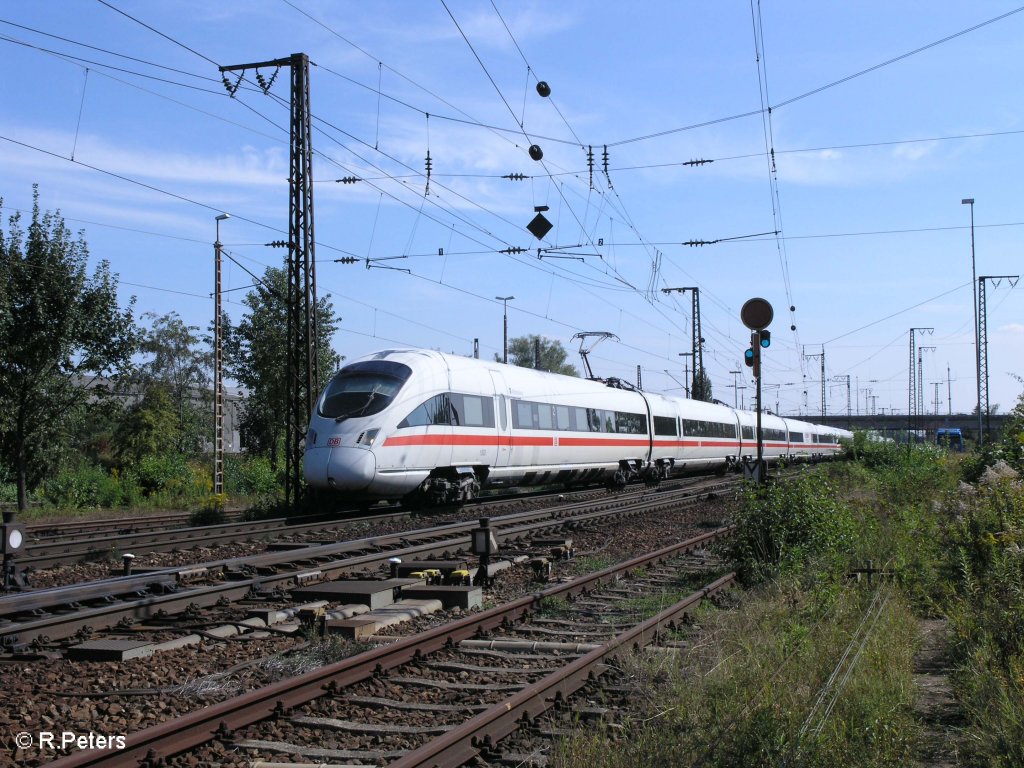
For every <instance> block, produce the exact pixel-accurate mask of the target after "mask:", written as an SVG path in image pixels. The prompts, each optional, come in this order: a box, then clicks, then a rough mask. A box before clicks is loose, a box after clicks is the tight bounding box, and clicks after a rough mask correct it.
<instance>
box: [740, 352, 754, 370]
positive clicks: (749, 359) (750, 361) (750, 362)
mask: <svg viewBox="0 0 1024 768" xmlns="http://www.w3.org/2000/svg"><path fill="white" fill-rule="evenodd" d="M743 362H744V363H746V364H747V367H748V368H753V367H754V349H753V347H750V348H748V349H747V350H746V351H745V352H744V353H743Z"/></svg>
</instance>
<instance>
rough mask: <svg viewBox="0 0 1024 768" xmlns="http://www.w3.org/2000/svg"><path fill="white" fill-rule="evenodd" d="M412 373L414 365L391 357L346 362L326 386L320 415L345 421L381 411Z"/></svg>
mask: <svg viewBox="0 0 1024 768" xmlns="http://www.w3.org/2000/svg"><path fill="white" fill-rule="evenodd" d="M411 375H412V369H411V368H409V367H408V366H406V365H402V364H401V363H395V362H391V361H389V360H366V361H363V362H359V363H352V365H347V366H345V367H344V368H342V369H341V370H340V371H339V372H338V373H337V374H336V375H335V377H334V378H333V379H331V383H330V384H328V385H327V391H326V392H324V396H323V399H322V400H321V401H320V415H321V416H324V417H326V418H328V419H335V420H337V421H342V420H343V419H349V418H353V417H359V416H372V415H373V414H375V413H380V412H381V411H383V410H384V409H385V408H387V407H388V405H390V404H391V401H392V400H394V399H395V395H397V394H398V391H399V390H400V389H401V388H402V385H403V384H405V382H406V380H407V379H408V378H409V376H411Z"/></svg>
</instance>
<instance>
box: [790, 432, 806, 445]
mask: <svg viewBox="0 0 1024 768" xmlns="http://www.w3.org/2000/svg"><path fill="white" fill-rule="evenodd" d="M803 441H804V433H803V432H790V433H789V442H791V443H802V442H803Z"/></svg>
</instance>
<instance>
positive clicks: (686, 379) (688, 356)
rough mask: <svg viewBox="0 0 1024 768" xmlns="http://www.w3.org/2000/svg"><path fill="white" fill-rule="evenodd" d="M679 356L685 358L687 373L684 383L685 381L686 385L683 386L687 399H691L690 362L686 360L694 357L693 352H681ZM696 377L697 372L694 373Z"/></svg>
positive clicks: (684, 365)
mask: <svg viewBox="0 0 1024 768" xmlns="http://www.w3.org/2000/svg"><path fill="white" fill-rule="evenodd" d="M679 356H680V357H682V358H684V361H683V370H684V371H685V373H684V374H683V381H685V382H686V384H685V385H684V386H683V389H684V390H685V391H686V397H687V398H689V397H690V361H689V360H688V359H685V358H690V357H693V352H680V353H679ZM696 375H697V374H696V371H694V376H696Z"/></svg>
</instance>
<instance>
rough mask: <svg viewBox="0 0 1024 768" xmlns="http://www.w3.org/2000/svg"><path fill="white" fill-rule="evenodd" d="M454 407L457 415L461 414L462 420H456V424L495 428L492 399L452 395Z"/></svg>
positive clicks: (478, 396)
mask: <svg viewBox="0 0 1024 768" xmlns="http://www.w3.org/2000/svg"><path fill="white" fill-rule="evenodd" d="M451 397H452V405H453V407H454V408H455V413H456V415H458V414H459V413H460V412H461V415H462V418H461V420H458V419H456V420H455V421H454V423H455V424H461V425H462V426H464V427H493V426H494V403H493V399H492V398H490V397H481V396H480V395H459V394H454V393H453V394H452V396H451Z"/></svg>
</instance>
